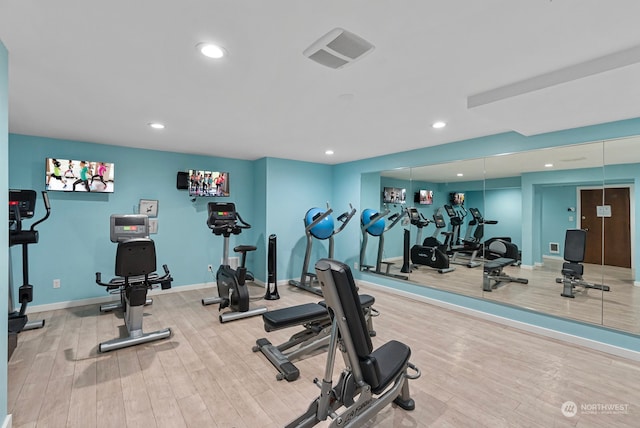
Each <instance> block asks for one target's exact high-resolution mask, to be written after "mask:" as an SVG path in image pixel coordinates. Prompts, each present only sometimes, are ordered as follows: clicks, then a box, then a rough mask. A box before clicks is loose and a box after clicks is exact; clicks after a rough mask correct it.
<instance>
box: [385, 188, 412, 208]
mask: <svg viewBox="0 0 640 428" xmlns="http://www.w3.org/2000/svg"><path fill="white" fill-rule="evenodd" d="M406 197H407V190H406V189H400V188H397V187H385V188H384V189H383V191H382V202H383V203H385V204H404V203H405V202H406Z"/></svg>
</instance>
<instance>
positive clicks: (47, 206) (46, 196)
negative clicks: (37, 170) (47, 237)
mask: <svg viewBox="0 0 640 428" xmlns="http://www.w3.org/2000/svg"><path fill="white" fill-rule="evenodd" d="M42 200H43V201H44V208H45V210H46V211H47V212H46V213H45V215H44V217H42V218H41V219H40V220H38V221H36V222H35V223H33V224H32V225H31V231H32V232H33V231H35V230H36V226H37V225H39V224H40V223H42V222H43V221H45V220H46V219H48V218H49V215H51V205H50V204H49V194H48V193H47V192H46V191H44V190H43V191H42Z"/></svg>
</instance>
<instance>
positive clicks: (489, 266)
mask: <svg viewBox="0 0 640 428" xmlns="http://www.w3.org/2000/svg"><path fill="white" fill-rule="evenodd" d="M515 262H516V261H515V260H514V259H508V258H506V257H500V258H497V259H493V260H491V261H489V262H485V263H484V272H485V273H491V272H493V271H495V270H497V269H500V270H502V268H504V267H506V266H510V265H512V264H514V263H515Z"/></svg>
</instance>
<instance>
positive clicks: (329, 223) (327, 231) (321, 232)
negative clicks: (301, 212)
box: [304, 208, 333, 239]
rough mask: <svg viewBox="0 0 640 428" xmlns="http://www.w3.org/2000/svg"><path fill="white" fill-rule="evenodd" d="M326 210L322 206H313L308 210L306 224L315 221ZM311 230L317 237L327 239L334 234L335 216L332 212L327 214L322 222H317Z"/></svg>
mask: <svg viewBox="0 0 640 428" xmlns="http://www.w3.org/2000/svg"><path fill="white" fill-rule="evenodd" d="M324 213H325V210H323V209H320V208H311V209H310V210H309V211H307V214H306V215H305V216H304V225H305V227H306V226H309V225H310V224H311V223H313V222H314V221H315V220H316V219H317V218H318V217H320V216H321V215H323V214H324ZM309 232H310V233H311V234H312V235H313V236H314V237H316V238H317V239H327V238H329V237H330V236H331V235H333V217H332V216H331V214H329V215H328V216H326V217H325V218H323V219H322V221H320V223H318V224H316V225H315V226H313V227H312V228H311V230H309Z"/></svg>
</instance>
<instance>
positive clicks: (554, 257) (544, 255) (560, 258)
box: [542, 254, 564, 262]
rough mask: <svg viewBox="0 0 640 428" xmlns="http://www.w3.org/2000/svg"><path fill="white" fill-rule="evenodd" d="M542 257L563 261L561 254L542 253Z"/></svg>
mask: <svg viewBox="0 0 640 428" xmlns="http://www.w3.org/2000/svg"><path fill="white" fill-rule="evenodd" d="M542 258H543V259H551V260H559V261H561V262H562V261H564V257H561V256H551V255H549V254H543V255H542Z"/></svg>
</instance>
